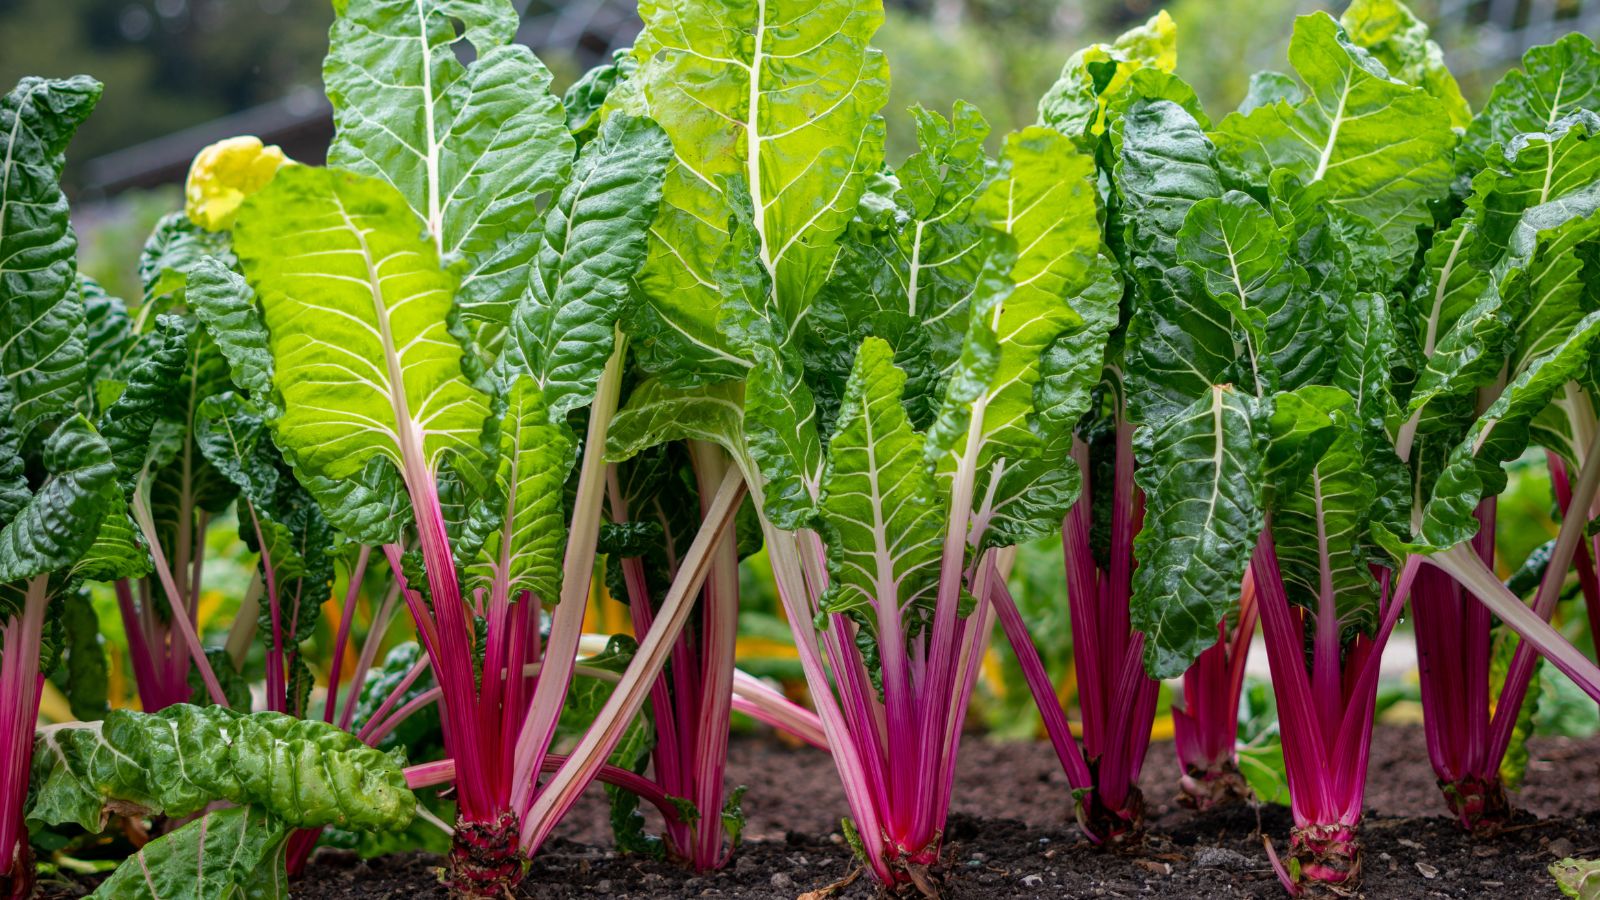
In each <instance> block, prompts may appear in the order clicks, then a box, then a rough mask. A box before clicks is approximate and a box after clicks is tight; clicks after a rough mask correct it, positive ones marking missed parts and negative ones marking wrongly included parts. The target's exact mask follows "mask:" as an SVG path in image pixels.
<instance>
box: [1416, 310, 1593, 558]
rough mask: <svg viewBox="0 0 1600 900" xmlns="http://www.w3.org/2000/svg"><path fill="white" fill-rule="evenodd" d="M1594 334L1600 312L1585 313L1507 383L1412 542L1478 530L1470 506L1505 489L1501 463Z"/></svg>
mask: <svg viewBox="0 0 1600 900" xmlns="http://www.w3.org/2000/svg"><path fill="white" fill-rule="evenodd" d="M1597 337H1600V312H1594V313H1590V314H1589V315H1587V316H1584V317H1583V319H1582V320H1581V321H1579V322H1578V323H1577V324H1576V325H1575V326H1574V327H1573V328H1572V329H1571V330H1570V331H1569V332H1568V333H1567V334H1566V336H1565V338H1564V339H1563V340H1562V341H1561V343H1560V344H1559V345H1557V346H1556V347H1555V348H1554V349H1552V350H1551V351H1550V352H1548V353H1546V354H1545V355H1544V356H1541V357H1538V358H1536V359H1534V360H1533V361H1532V362H1531V363H1529V364H1528V366H1527V367H1526V368H1524V369H1523V371H1522V372H1521V374H1519V375H1517V376H1516V378H1515V379H1513V380H1512V381H1511V383H1510V384H1508V385H1506V389H1505V391H1504V392H1502V393H1501V394H1500V397H1499V399H1497V400H1496V401H1495V402H1494V403H1493V404H1492V405H1491V406H1490V407H1489V409H1488V410H1486V411H1485V412H1484V413H1483V415H1481V416H1480V417H1479V418H1478V420H1477V422H1475V423H1474V424H1473V426H1472V428H1471V429H1470V430H1469V431H1468V432H1467V434H1466V437H1465V438H1464V439H1463V440H1461V442H1460V443H1458V444H1457V445H1456V447H1455V449H1453V450H1451V451H1450V455H1449V458H1448V460H1447V461H1446V463H1445V467H1444V469H1443V470H1442V471H1441V472H1440V473H1439V477H1438V479H1437V480H1436V481H1435V482H1434V486H1433V492H1432V496H1431V497H1430V498H1429V499H1428V501H1427V504H1426V506H1425V508H1424V509H1423V510H1422V519H1421V528H1420V529H1419V532H1418V534H1417V535H1416V536H1415V537H1414V540H1415V541H1416V542H1418V543H1419V544H1420V545H1421V546H1423V547H1425V548H1428V549H1445V548H1448V547H1453V546H1455V545H1457V544H1460V543H1463V542H1465V541H1467V540H1469V539H1470V538H1471V537H1472V536H1473V535H1474V534H1476V533H1477V530H1478V520H1477V519H1476V518H1475V517H1474V515H1473V510H1474V509H1475V508H1476V507H1477V505H1478V501H1479V500H1481V499H1482V498H1484V497H1488V496H1493V495H1495V494H1498V493H1500V492H1501V491H1502V490H1504V489H1505V486H1506V474H1505V470H1504V469H1503V468H1501V466H1502V464H1503V463H1505V462H1507V461H1509V460H1512V459H1515V458H1517V456H1519V455H1520V454H1521V453H1522V451H1523V449H1524V448H1526V447H1527V444H1528V430H1529V426H1530V424H1531V423H1532V421H1533V419H1534V417H1535V416H1537V415H1538V414H1539V413H1540V412H1541V411H1542V410H1543V409H1544V408H1545V407H1546V406H1547V405H1549V403H1550V400H1551V398H1552V397H1553V396H1554V395H1555V394H1556V392H1558V391H1560V390H1561V389H1562V387H1564V386H1565V385H1566V383H1567V382H1569V381H1571V380H1573V378H1575V377H1577V375H1578V374H1579V373H1580V372H1582V371H1583V370H1584V368H1585V367H1586V366H1587V365H1588V361H1589V358H1590V355H1591V354H1592V352H1593V349H1594V342H1595V339H1596V338H1597Z"/></svg>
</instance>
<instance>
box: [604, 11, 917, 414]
mask: <svg viewBox="0 0 1600 900" xmlns="http://www.w3.org/2000/svg"><path fill="white" fill-rule="evenodd" d="M639 16H640V18H641V19H643V20H644V30H643V31H641V32H640V33H639V37H638V40H637V42H636V43H635V46H634V56H635V57H636V58H637V59H638V69H637V71H635V72H634V74H633V75H632V77H631V78H630V80H629V83H628V87H627V89H626V90H625V91H619V92H616V93H615V94H613V105H614V106H617V107H618V108H621V109H625V110H629V111H632V112H636V113H641V114H645V115H649V116H651V117H652V118H654V119H655V120H656V121H658V122H661V123H662V124H663V126H664V127H665V128H666V129H667V132H668V134H669V135H670V136H671V138H672V143H673V148H674V150H675V160H674V163H673V165H672V166H671V167H670V168H669V169H668V171H667V178H666V184H665V187H664V188H663V200H664V202H663V203H662V206H661V214H660V216H659V217H658V219H657V221H656V223H655V226H654V228H653V229H652V231H651V234H652V238H653V239H652V241H651V246H650V256H649V259H648V261H647V262H646V263H645V266H644V268H643V269H642V270H641V271H640V273H639V276H638V283H639V287H640V288H641V289H642V292H643V295H644V297H645V298H646V302H645V303H643V304H641V308H640V310H639V312H640V316H639V318H638V320H637V321H634V322H631V323H630V325H631V327H630V328H629V331H630V333H631V334H633V335H635V336H636V337H637V338H638V340H639V352H640V358H641V362H642V363H643V364H644V365H645V367H646V368H647V369H648V370H650V371H652V372H654V373H656V374H658V375H661V376H663V377H667V378H669V379H671V380H673V381H674V382H675V383H676V384H678V385H679V386H683V385H685V384H687V383H690V382H693V381H696V380H699V379H702V378H706V377H730V376H738V375H742V374H743V369H744V368H745V367H746V366H747V365H748V362H747V361H745V360H743V359H742V358H741V357H740V356H739V355H738V353H737V352H736V351H735V350H734V349H733V348H732V347H730V346H729V342H728V340H727V339H726V337H724V336H723V335H722V334H720V333H719V330H718V322H719V314H718V313H719V310H720V308H721V306H722V303H721V298H720V293H721V292H720V289H719V288H718V287H717V281H716V279H715V277H714V271H715V269H716V266H717V263H718V260H719V259H720V258H721V255H722V252H723V248H724V246H725V245H726V244H727V242H728V239H729V236H728V233H727V230H726V227H725V226H726V223H727V222H728V219H729V216H730V214H731V213H732V212H733V208H732V205H731V201H730V199H729V198H728V197H727V196H726V194H725V192H724V187H723V185H724V179H727V178H737V179H741V180H743V182H744V186H745V187H746V188H747V189H748V191H749V196H750V198H751V200H752V203H751V207H752V208H753V210H754V227H755V231H756V233H757V235H758V236H759V238H760V240H759V246H760V251H761V255H760V261H761V264H762V266H763V267H764V268H765V269H766V270H767V273H768V275H769V277H770V279H771V281H772V285H773V294H774V298H775V303H776V308H777V309H778V311H779V313H780V315H781V316H782V318H783V320H784V321H785V322H787V323H789V324H790V325H791V326H793V325H794V324H796V323H798V322H799V321H801V320H802V319H803V318H804V317H805V315H806V310H807V308H808V307H809V305H810V303H811V301H812V298H813V297H814V296H815V294H816V292H817V290H818V289H819V288H820V287H821V286H822V282H823V280H824V279H825V278H826V276H827V273H828V270H829V268H830V267H831V266H832V265H833V260H834V256H835V252H836V248H835V242H836V241H837V239H838V238H839V236H840V234H841V233H843V232H844V230H845V229H846V227H847V226H848V225H849V223H850V220H851V218H852V217H853V216H854V214H855V211H856V203H857V200H858V199H859V198H860V197H861V195H862V191H863V189H864V187H865V183H866V179H867V176H868V175H869V174H870V173H872V172H874V171H876V170H877V169H878V167H879V166H880V165H881V163H882V161H883V136H884V128H883V122H882V120H881V119H879V117H878V110H879V109H880V108H881V107H882V106H883V103H884V100H885V99H886V97H887V95H888V88H889V69H888V64H887V63H886V62H885V61H884V58H883V55H882V54H881V53H879V52H878V51H877V50H874V49H872V48H871V47H869V46H868V41H870V40H871V38H872V35H873V33H874V32H876V31H877V29H878V26H879V24H880V23H881V22H882V21H883V10H882V6H881V5H880V4H879V3H878V2H876V0H823V2H820V3H818V2H815V0H768V2H765V3H758V4H739V5H736V6H733V7H728V6H726V5H724V4H719V3H715V2H705V0H695V2H688V3H680V2H671V3H668V2H662V0H646V2H643V3H641V4H640V6H639ZM619 95H622V96H619Z"/></svg>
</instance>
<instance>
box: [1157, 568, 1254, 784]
mask: <svg viewBox="0 0 1600 900" xmlns="http://www.w3.org/2000/svg"><path fill="white" fill-rule="evenodd" d="M1259 617H1260V611H1259V608H1258V607H1257V605H1256V585H1255V579H1254V578H1253V577H1251V575H1250V572H1249V571H1248V570H1247V571H1246V572H1245V575H1244V584H1243V586H1242V587H1241V588H1240V590H1239V609H1238V611H1237V613H1236V614H1235V616H1234V617H1233V621H1232V622H1231V623H1230V622H1229V621H1227V620H1223V621H1222V622H1221V623H1219V624H1218V625H1217V634H1218V637H1217V642H1216V643H1215V644H1213V645H1212V646H1211V647H1210V648H1209V649H1207V650H1206V651H1205V652H1204V653H1201V654H1200V656H1199V658H1198V659H1196V660H1195V661H1194V664H1193V665H1191V666H1190V667H1189V669H1188V671H1186V672H1184V673H1183V691H1182V692H1181V693H1180V694H1179V696H1178V697H1176V698H1174V699H1173V703H1172V730H1173V745H1174V746H1175V747H1176V749H1177V753H1178V764H1179V766H1180V767H1181V768H1182V771H1183V774H1182V775H1181V776H1180V778H1179V782H1178V787H1179V791H1180V793H1179V796H1178V801H1179V802H1180V803H1182V804H1183V805H1185V806H1187V807H1189V808H1191V809H1197V810H1207V809H1215V808H1217V807H1220V806H1227V805H1231V804H1234V803H1240V802H1243V801H1245V800H1246V799H1248V798H1249V796H1250V788H1249V785H1247V784H1246V783H1245V780H1244V776H1243V775H1242V774H1241V773H1240V772H1239V755H1238V749H1237V738H1238V731H1239V696H1240V693H1241V692H1242V691H1243V690H1244V672H1245V662H1246V660H1247V659H1248V657H1249V655H1250V640H1251V638H1252V636H1254V634H1255V630H1256V621H1257V619H1258V618H1259ZM1230 626H1231V627H1230Z"/></svg>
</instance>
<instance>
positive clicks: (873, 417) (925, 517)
mask: <svg viewBox="0 0 1600 900" xmlns="http://www.w3.org/2000/svg"><path fill="white" fill-rule="evenodd" d="M905 384H906V376H905V373H904V372H901V371H900V370H899V369H898V368H896V367H895V365H894V350H893V348H891V347H890V346H889V345H888V343H887V342H885V341H882V340H880V339H878V338H868V339H867V340H866V341H865V342H863V343H862V345H861V349H860V351H858V352H857V353H856V364H855V370H854V371H853V372H852V373H851V375H850V383H849V385H848V386H847V387H846V389H845V395H844V402H843V404H842V405H841V407H840V411H839V420H838V424H837V430H836V431H835V432H834V434H833V438H832V440H831V441H830V442H829V444H828V463H827V470H826V472H825V474H824V476H823V480H822V498H821V501H820V503H819V510H820V514H821V516H820V518H821V524H822V527H823V528H824V529H825V530H826V534H827V544H828V565H829V571H830V572H831V573H832V579H831V585H830V588H829V594H828V596H827V598H825V600H824V603H823V606H824V608H825V609H826V610H827V611H829V612H846V611H857V612H859V613H860V614H861V616H862V621H864V622H867V623H868V627H869V628H872V627H874V626H875V625H876V623H880V622H886V621H898V620H899V618H900V616H901V615H904V614H905V611H906V610H908V608H911V607H917V606H928V607H931V606H932V603H933V593H934V590H935V589H936V588H937V586H938V581H939V559H940V546H941V544H942V542H943V527H942V525H943V519H944V515H943V508H942V506H943V505H942V504H941V503H939V502H938V487H937V485H936V484H935V482H934V479H933V472H932V470H931V469H930V468H929V466H928V464H927V462H926V461H925V460H924V458H923V451H922V436H921V435H920V434H918V433H917V432H916V430H915V429H913V428H912V427H911V422H910V420H908V419H907V418H906V412H905V409H904V408H903V407H902V406H901V395H902V394H903V392H904V390H905ZM883 604H893V608H889V607H887V606H884V607H882V608H881V609H880V605H883ZM913 615H914V614H913ZM905 637H906V635H901V638H902V639H903V638H905Z"/></svg>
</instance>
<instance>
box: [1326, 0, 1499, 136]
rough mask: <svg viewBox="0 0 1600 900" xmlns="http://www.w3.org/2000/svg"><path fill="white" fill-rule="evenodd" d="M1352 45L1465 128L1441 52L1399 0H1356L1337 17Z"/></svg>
mask: <svg viewBox="0 0 1600 900" xmlns="http://www.w3.org/2000/svg"><path fill="white" fill-rule="evenodd" d="M1339 27H1340V28H1343V29H1344V30H1345V32H1346V33H1347V34H1349V35H1350V40H1351V42H1352V43H1354V44H1356V45H1357V46H1359V47H1365V48H1366V49H1367V52H1369V53H1371V54H1372V55H1373V56H1374V57H1376V58H1377V60H1378V61H1379V62H1381V63H1383V65H1384V68H1386V69H1388V70H1389V74H1390V75H1392V76H1394V77H1395V78H1398V79H1400V80H1401V81H1404V82H1405V83H1407V84H1414V85H1416V86H1417V87H1420V88H1422V89H1423V90H1425V91H1427V92H1428V93H1429V94H1431V95H1432V96H1433V97H1435V98H1436V99H1438V101H1439V102H1440V103H1442V104H1444V108H1445V112H1446V113H1447V114H1449V116H1450V125H1451V126H1452V127H1454V128H1465V127H1467V123H1468V122H1470V121H1471V120H1472V110H1471V109H1470V108H1468V106H1467V101H1466V99H1465V98H1464V97H1462V96H1461V86H1460V85H1458V84H1456V79H1455V76H1454V75H1451V74H1450V69H1449V68H1448V67H1446V66H1445V63H1444V51H1443V50H1440V49H1439V45H1438V44H1436V43H1434V42H1433V41H1432V40H1430V39H1429V37H1428V26H1427V23H1425V22H1423V21H1422V20H1421V19H1419V18H1417V17H1416V15H1415V14H1414V13H1412V12H1411V9H1410V8H1409V7H1407V6H1406V5H1405V4H1404V3H1401V2H1400V0H1355V2H1353V3H1351V4H1350V5H1349V6H1348V7H1346V8H1345V11H1344V15H1342V16H1340V17H1339Z"/></svg>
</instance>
